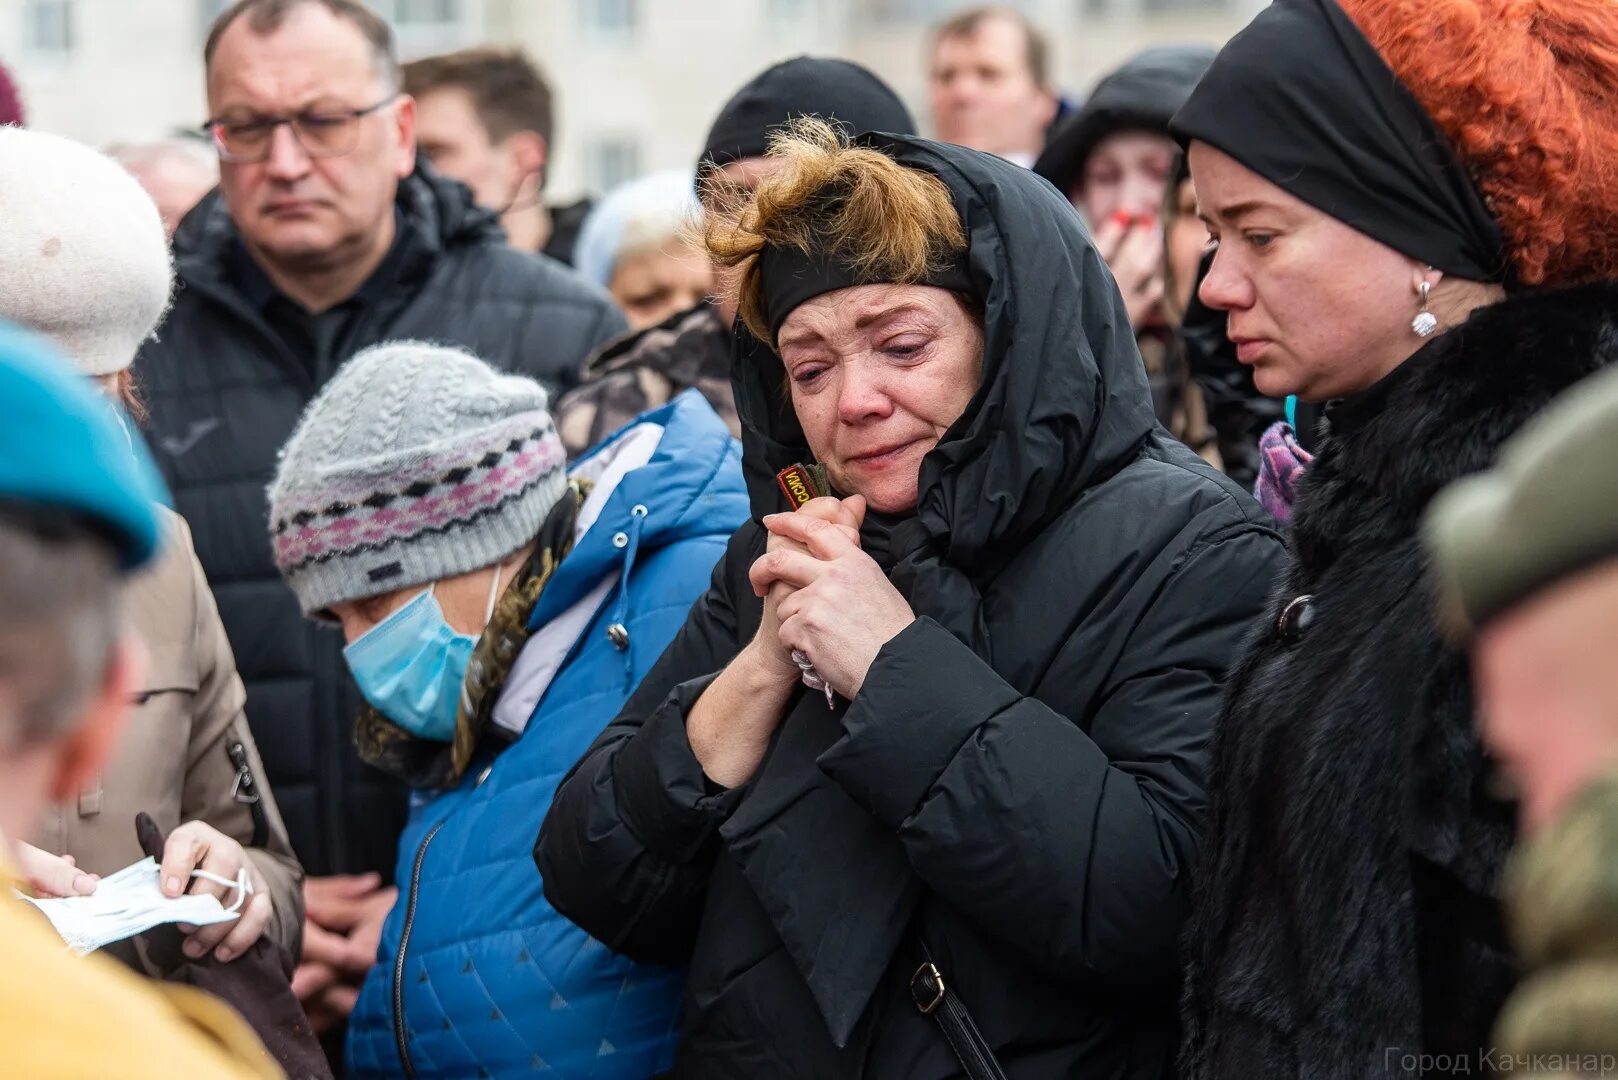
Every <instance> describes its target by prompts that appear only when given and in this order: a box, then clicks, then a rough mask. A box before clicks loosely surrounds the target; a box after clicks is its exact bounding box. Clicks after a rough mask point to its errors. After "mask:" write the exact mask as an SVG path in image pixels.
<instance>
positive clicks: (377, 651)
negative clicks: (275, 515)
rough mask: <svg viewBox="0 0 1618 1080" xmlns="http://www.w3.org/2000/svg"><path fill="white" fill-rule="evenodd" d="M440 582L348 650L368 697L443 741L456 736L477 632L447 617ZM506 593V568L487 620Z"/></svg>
mask: <svg viewBox="0 0 1618 1080" xmlns="http://www.w3.org/2000/svg"><path fill="white" fill-rule="evenodd" d="M433 588H434V586H432V585H429V586H428V587H427V588H426V589H425V590H424V591H423V592H421V593H420V594H418V595H417V596H416V597H414V598H413V599H411V600H410V602H409V603H407V604H405V605H404V606H403V607H401V608H400V609H399V610H398V611H395V612H393V613H392V614H391V615H389V616H388V617H387V618H385V619H383V620H382V621H381V622H379V623H377V624H376V625H375V626H373V627H371V629H369V630H367V631H366V632H365V633H363V634H361V635H360V636H359V638H358V639H357V640H355V641H354V643H353V644H351V645H349V646H348V648H346V649H344V650H343V658H344V659H345V660H347V661H348V670H349V671H351V672H353V673H354V681H355V682H356V683H358V684H359V688H360V693H362V694H364V695H365V700H366V701H369V702H370V703H371V704H372V705H374V706H376V708H377V711H379V712H380V713H382V715H383V716H386V717H387V718H388V719H389V720H392V721H393V722H394V723H395V724H398V725H399V726H400V727H402V728H404V729H405V730H406V731H408V732H410V733H411V734H413V735H417V736H419V737H421V738H423V739H433V740H436V741H438V742H449V741H450V740H451V739H453V738H454V737H455V712H456V708H457V707H458V705H459V704H460V700H461V684H462V683H463V682H465V681H466V668H467V665H468V664H470V663H471V662H472V649H473V647H474V646H476V645H477V638H476V637H474V636H473V635H471V634H458V633H456V632H455V628H454V627H452V626H450V624H449V623H448V622H446V621H445V619H444V609H443V608H441V607H439V606H438V598H437V597H435V596H434V595H433ZM499 595H500V568H499V567H496V568H495V572H494V581H493V583H491V584H490V586H489V608H488V611H487V612H485V613H484V616H483V622H484V625H488V622H489V619H490V618H492V617H493V616H494V604H495V601H496V600H497V599H498V598H499Z"/></svg>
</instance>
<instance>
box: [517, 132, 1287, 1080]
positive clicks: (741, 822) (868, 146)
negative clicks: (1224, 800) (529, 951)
mask: <svg viewBox="0 0 1618 1080" xmlns="http://www.w3.org/2000/svg"><path fill="white" fill-rule="evenodd" d="M776 153H777V155H778V157H779V160H780V161H781V162H782V166H781V169H780V171H779V172H778V173H777V174H776V175H775V176H774V177H773V178H772V179H771V180H769V181H767V182H765V183H764V184H763V185H762V186H761V187H760V188H759V190H758V191H757V192H756V194H754V195H753V196H751V197H750V198H749V201H748V202H747V204H746V205H745V206H744V207H743V208H742V210H741V212H740V215H739V217H738V218H736V219H733V220H734V221H735V224H734V225H733V227H729V228H726V227H718V228H714V229H710V235H709V247H710V250H711V251H712V252H713V253H714V254H715V255H716V256H719V257H721V258H723V259H724V260H726V261H729V262H734V263H736V268H737V270H738V272H739V275H738V276H739V279H740V294H741V295H740V305H741V312H742V316H743V319H744V321H745V322H746V324H747V326H748V328H749V329H750V330H751V331H752V332H753V333H754V334H755V335H757V336H758V337H760V338H761V339H762V341H763V342H764V344H761V345H759V346H758V347H757V348H756V349H755V350H754V351H753V352H752V354H751V355H748V356H745V357H742V358H741V359H739V360H738V367H737V370H736V387H737V406H738V411H739V412H740V415H741V419H742V425H743V431H744V437H745V454H744V467H745V468H746V470H747V471H748V473H749V483H750V488H751V495H752V502H753V510H754V513H755V515H756V516H757V517H758V518H759V520H758V521H756V522H753V523H750V524H748V525H747V526H744V527H743V529H742V530H741V531H740V532H738V533H737V534H736V536H735V537H734V538H733V540H732V542H731V547H730V550H729V552H728V553H727V555H726V557H725V558H724V559H723V560H722V562H721V563H720V566H719V567H718V569H717V570H716V572H715V577H714V582H713V586H712V588H711V589H710V591H709V592H708V594H707V595H706V596H705V597H704V598H703V599H702V600H701V601H699V602H698V604H697V606H696V608H695V609H694V610H693V613H692V615H691V617H690V619H689V620H688V621H687V623H686V625H685V627H684V629H683V630H682V631H681V633H680V635H679V637H678V638H677V639H676V641H675V643H674V644H673V645H672V646H671V647H670V649H669V651H668V652H667V653H665V654H664V656H663V658H662V660H661V661H660V662H659V663H658V665H657V667H656V668H654V669H653V672H652V673H651V675H650V676H649V677H648V679H647V681H646V682H644V683H643V684H642V687H641V690H640V692H639V693H638V694H637V695H636V696H635V698H634V699H633V700H632V701H631V702H630V704H629V705H628V706H627V707H626V708H625V710H624V712H623V713H622V714H621V715H620V716H619V718H618V719H617V720H616V721H615V722H614V723H613V724H612V725H611V727H609V728H608V730H607V731H606V732H605V733H604V734H603V735H602V737H601V738H600V739H599V740H598V741H597V742H596V744H595V746H594V747H593V748H592V749H591V750H590V752H589V754H588V755H587V756H586V757H585V758H584V759H583V761H582V762H580V764H579V765H578V767H577V768H576V769H575V771H574V773H573V774H572V776H571V777H570V778H569V779H568V780H566V781H565V782H564V783H563V786H562V789H561V792H560V794H559V795H558V798H557V801H556V803H555V805H554V806H553V808H552V811H551V813H550V815H549V817H548V818H547V820H546V823H545V827H544V830H543V832H542V834H541V836H540V840H539V844H538V847H537V849H536V858H537V861H538V864H539V867H540V870H541V873H542V874H543V876H544V878H545V885H546V892H547V895H549V896H550V897H551V898H552V900H553V901H554V902H555V904H556V905H557V907H558V908H559V909H560V910H562V911H563V912H565V913H566V914H568V915H569V917H571V918H573V919H575V920H577V921H578V922H579V924H580V925H581V926H583V927H584V928H585V929H586V930H588V931H590V933H592V934H593V935H594V936H596V937H598V938H599V939H600V940H601V941H603V942H605V943H606V944H607V945H608V946H609V947H611V948H614V949H618V950H621V951H623V952H625V953H627V954H629V955H630V956H635V957H642V958H646V959H652V958H658V959H664V960H678V961H680V962H683V963H688V964H689V971H690V975H689V980H688V983H687V996H686V1010H685V1015H684V1018H683V1021H682V1039H681V1046H680V1051H679V1054H678V1058H677V1063H676V1068H675V1073H676V1075H680V1076H695V1077H704V1078H713V1077H761V1076H770V1077H813V1078H816V1080H825V1078H835V1077H900V1076H902V1077H914V1078H920V1080H927V1078H935V1077H936V1078H942V1077H953V1076H959V1075H962V1074H963V1069H964V1070H966V1072H965V1074H966V1075H968V1076H972V1077H980V1076H994V1075H999V1074H998V1073H996V1072H993V1071H988V1067H987V1066H986V1065H985V1064H984V1062H983V1060H982V1056H985V1055H989V1054H992V1055H994V1056H996V1057H998V1058H999V1060H1000V1063H1001V1064H1002V1065H1003V1067H1004V1069H1005V1072H1006V1073H1008V1074H1010V1075H1013V1076H1017V1077H1053V1078H1054V1077H1058V1076H1062V1077H1065V1076H1072V1075H1097V1076H1114V1077H1159V1076H1165V1075H1167V1074H1168V1073H1169V1072H1170V1071H1171V1068H1172V1059H1173V1056H1174V1046H1175V1042H1176V1016H1175V1011H1176V1010H1175V1006H1174V1001H1175V998H1176V997H1177V990H1178V981H1179V979H1178V968H1179V962H1178V954H1177V948H1176V943H1177V939H1178V934H1179V931H1180V924H1181V920H1182V918H1183V916H1184V913H1185V911H1186V906H1187V903H1188V897H1187V894H1186V891H1185V887H1186V879H1187V876H1188V874H1189V870H1190V863H1191V860H1192V858H1193V854H1194V850H1195V847H1196V838H1197V834H1198V828H1199V822H1200V819H1201V811H1202V805H1203V796H1202V770H1203V755H1204V752H1205V749H1206V746H1207V742H1208V738H1209V728H1210V725H1211V722H1212V717H1213V714H1214V713H1215V712H1216V710H1217V700H1218V697H1219V692H1220V686H1221V682H1222V679H1223V672H1224V670H1225V668H1226V666H1227V664H1228V663H1229V661H1230V660H1231V659H1232V658H1233V657H1234V656H1235V654H1236V651H1237V646H1238V643H1239V641H1240V639H1241V637H1242V635H1243V634H1244V633H1245V631H1246V628H1247V626H1248V625H1250V621H1251V620H1252V619H1253V618H1254V617H1256V614H1257V612H1258V610H1259V609H1260V607H1261V606H1262V603H1263V597H1264V594H1265V592H1266V590H1267V588H1268V584H1269V580H1270V573H1271V568H1272V566H1273V565H1274V563H1275V561H1276V558H1277V556H1278V554H1279V542H1278V539H1277V537H1276V536H1275V534H1274V532H1273V531H1272V530H1271V529H1270V527H1269V525H1268V523H1267V519H1266V518H1264V517H1263V515H1262V514H1261V512H1260V511H1259V510H1258V509H1257V507H1256V504H1254V503H1253V502H1252V501H1251V500H1250V499H1249V498H1248V497H1247V496H1246V495H1244V494H1242V493H1241V492H1240V491H1239V490H1237V489H1236V488H1235V487H1234V485H1232V484H1231V483H1230V482H1229V481H1227V480H1225V479H1224V478H1223V477H1221V476H1219V475H1218V474H1216V473H1215V472H1214V471H1213V470H1211V469H1209V468H1208V467H1207V466H1206V465H1205V464H1204V463H1202V462H1201V461H1199V460H1198V459H1197V458H1196V457H1195V456H1194V455H1192V454H1191V453H1190V452H1189V451H1187V450H1186V449H1185V448H1184V447H1183V446H1181V445H1179V444H1178V443H1176V442H1174V441H1173V440H1171V439H1169V438H1168V437H1167V435H1166V434H1165V433H1164V432H1163V431H1162V430H1161V429H1160V428H1158V427H1157V426H1156V424H1155V423H1154V421H1153V418H1152V411H1151V404H1150V399H1149V397H1148V394H1147V391H1146V383H1145V378H1144V375H1143V373H1142V371H1141V367H1140V359H1139V356H1138V354H1137V353H1136V351H1135V348H1134V339H1133V336H1132V335H1131V333H1130V328H1129V324H1128V320H1127V318H1126V316H1125V314H1124V309H1123V305H1122V303H1121V301H1120V299H1119V296H1118V293H1117V290H1116V289H1115V288H1114V287H1113V285H1112V283H1111V279H1110V276H1109V275H1108V273H1107V271H1106V267H1105V265H1104V264H1103V263H1102V261H1101V259H1100V257H1099V256H1098V255H1097V253H1096V251H1095V249H1094V247H1092V246H1091V245H1090V243H1089V242H1088V241H1087V239H1086V238H1085V236H1084V234H1083V232H1082V230H1081V228H1080V226H1079V223H1078V221H1077V219H1076V218H1075V217H1074V216H1073V214H1072V211H1071V210H1070V208H1069V207H1067V206H1066V205H1065V204H1064V203H1063V202H1062V200H1061V199H1060V198H1059V197H1058V196H1057V195H1056V193H1055V192H1054V191H1052V190H1051V189H1050V187H1049V186H1048V185H1046V184H1044V183H1042V182H1040V181H1038V180H1037V179H1035V178H1033V177H1031V176H1030V175H1029V174H1028V173H1026V172H1024V171H1023V170H1020V169H1018V168H1016V167H1015V166H1013V165H1010V164H1008V163H1006V162H1004V161H1001V160H999V159H998V158H994V157H992V156H989V155H986V154H980V153H976V152H973V151H970V150H966V149H963V148H960V147H954V146H943V145H939V144H934V143H929V142H924V141H921V140H917V139H911V138H903V137H897V136H888V135H867V136H862V137H861V138H859V139H858V140H856V141H855V142H854V144H853V145H852V146H850V145H848V144H846V143H844V142H843V141H841V140H840V139H839V138H838V137H837V136H836V135H835V134H834V133H833V132H832V131H831V129H829V128H827V127H826V126H825V125H823V124H819V123H815V122H810V123H808V124H807V125H806V126H801V127H799V129H798V134H797V137H795V138H791V139H786V140H782V141H781V142H779V143H778V144H777V147H776ZM817 459H818V463H817V464H816V465H815V466H814V467H807V463H811V462H817ZM795 465H797V466H804V467H802V468H798V469H793V466H795ZM822 467H823V468H824V479H825V481H826V487H827V489H829V491H830V495H827V496H824V497H821V498H818V499H814V500H812V501H810V502H808V503H807V505H805V506H803V508H802V509H800V510H799V511H798V512H797V513H781V511H783V510H786V509H788V508H789V506H790V505H792V504H791V503H788V502H787V501H784V500H783V497H782V491H783V490H785V491H790V492H794V493H796V494H795V495H794V496H793V500H792V501H793V503H796V502H797V501H798V500H799V497H800V496H807V495H809V494H812V493H813V492H810V491H807V490H805V489H808V488H818V487H819V484H820V480H821V468H822ZM781 470H790V471H789V472H788V473H787V475H786V477H785V479H784V481H783V484H782V486H779V487H778V485H777V480H776V475H777V473H778V472H780V471H781ZM795 654H796V655H795ZM805 668H807V669H808V670H807V672H805V671H804V670H803V669H805ZM805 681H812V683H813V685H812V687H806V686H805V685H804V683H805ZM828 706H830V707H829V708H828ZM940 978H941V979H942V982H941V983H940ZM924 1009H925V1010H927V1011H925V1012H924V1011H923V1010H924ZM968 1015H969V1016H970V1017H971V1018H972V1019H974V1020H975V1033H974V1032H973V1031H971V1030H969V1028H968V1025H967V1024H966V1023H965V1021H964V1019H963V1017H964V1016H968ZM940 1025H943V1026H944V1030H942V1031H941V1030H940ZM956 1040H964V1041H956ZM969 1061H970V1062H971V1064H967V1062H969Z"/></svg>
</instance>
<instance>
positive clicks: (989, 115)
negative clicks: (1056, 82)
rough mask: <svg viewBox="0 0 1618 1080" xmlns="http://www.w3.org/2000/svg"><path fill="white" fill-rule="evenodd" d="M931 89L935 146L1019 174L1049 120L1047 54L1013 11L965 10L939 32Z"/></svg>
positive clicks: (1052, 95)
mask: <svg viewBox="0 0 1618 1080" xmlns="http://www.w3.org/2000/svg"><path fill="white" fill-rule="evenodd" d="M930 88H931V97H932V109H933V133H934V136H935V137H936V138H938V139H941V140H942V141H944V142H951V143H958V144H960V145H961V146H970V147H971V148H972V149H974V150H987V151H988V152H989V153H991V154H999V155H1000V156H1001V157H1003V158H1005V159H1007V160H1008V161H1014V162H1016V163H1017V164H1018V165H1022V166H1024V167H1025V168H1026V167H1028V166H1031V165H1033V163H1034V159H1036V158H1037V157H1039V152H1040V150H1041V148H1043V147H1044V145H1045V131H1046V129H1047V128H1049V127H1050V125H1051V122H1052V121H1053V120H1055V119H1056V110H1057V95H1056V91H1055V90H1054V89H1052V87H1051V79H1050V46H1049V44H1048V43H1047V42H1046V40H1045V38H1044V36H1043V35H1042V34H1040V32H1039V31H1038V30H1036V29H1035V28H1034V26H1033V24H1032V23H1030V22H1029V21H1028V19H1027V17H1026V16H1025V15H1023V14H1022V13H1021V12H1020V11H1017V10H1016V9H1014V8H1009V7H979V8H970V9H968V10H966V11H962V12H960V13H959V14H957V15H954V16H952V17H951V18H950V19H949V20H948V21H947V22H945V23H944V24H943V25H942V26H941V27H939V29H938V32H937V33H936V34H935V35H934V36H933V52H932V66H931V75H930Z"/></svg>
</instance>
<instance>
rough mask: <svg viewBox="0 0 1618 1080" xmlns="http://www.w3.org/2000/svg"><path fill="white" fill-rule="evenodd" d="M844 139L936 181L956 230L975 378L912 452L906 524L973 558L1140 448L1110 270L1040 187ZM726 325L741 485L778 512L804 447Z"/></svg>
mask: <svg viewBox="0 0 1618 1080" xmlns="http://www.w3.org/2000/svg"><path fill="white" fill-rule="evenodd" d="M855 141H856V142H857V143H859V144H861V145H865V146H870V147H873V148H875V149H878V150H881V151H882V152H883V153H886V154H888V155H889V156H890V157H892V158H894V159H895V160H896V161H899V162H901V163H902V164H905V165H908V166H911V167H913V168H918V169H924V170H926V171H928V172H930V173H933V174H934V175H936V176H937V177H938V178H939V179H941V180H942V181H943V182H944V183H945V185H946V186H948V188H949V191H950V195H951V196H952V198H953V199H954V202H955V210H956V212H957V213H958V214H959V215H960V218H961V222H962V224H963V225H964V226H965V231H966V235H967V239H968V243H969V245H970V251H969V253H968V263H969V267H970V271H971V276H972V282H973V286H974V289H975V292H976V294H977V296H978V297H979V298H980V299H981V300H982V302H983V310H984V320H983V321H984V357H983V385H982V387H981V388H980V389H979V390H978V393H977V394H976V396H975V397H974V398H973V399H972V402H971V404H970V405H968V406H967V410H966V412H965V414H963V415H962V416H961V418H960V419H959V420H957V421H956V422H955V424H954V426H952V427H951V428H950V429H949V431H947V432H946V433H945V434H944V438H943V439H942V440H941V441H940V442H939V444H938V446H937V447H936V448H935V449H934V450H933V451H932V452H931V453H930V454H928V455H927V457H926V458H925V459H924V460H923V462H922V465H921V482H920V489H919V490H920V497H919V501H918V505H917V509H916V514H915V521H916V522H917V523H918V524H919V526H920V528H921V529H922V530H924V532H925V535H926V538H927V539H928V540H929V541H930V544H929V546H932V547H934V548H935V550H936V551H937V553H938V554H939V555H941V556H942V557H943V558H944V560H945V561H947V562H950V563H954V564H955V565H957V566H975V565H978V564H979V562H980V556H982V555H984V554H986V553H988V552H989V551H990V550H991V549H996V548H1006V549H1015V548H1016V547H1018V546H1020V544H1021V542H1022V541H1023V540H1024V539H1025V538H1027V537H1029V536H1031V535H1033V534H1034V533H1037V532H1038V531H1039V530H1040V529H1041V528H1042V527H1043V526H1044V525H1045V524H1046V523H1047V522H1048V521H1049V520H1051V519H1052V518H1053V517H1055V516H1056V515H1057V514H1059V513H1060V512H1061V511H1062V510H1063V509H1065V508H1066V507H1067V506H1068V505H1070V504H1071V502H1072V500H1073V499H1074V498H1076V497H1077V496H1078V494H1079V493H1080V492H1081V491H1083V490H1084V489H1085V488H1086V487H1089V486H1090V485H1092V484H1095V483H1099V482H1100V481H1101V480H1104V479H1106V478H1107V477H1109V476H1111V475H1112V474H1113V473H1115V472H1117V471H1118V470H1119V469H1121V468H1122V467H1123V466H1124V465H1126V464H1128V463H1129V462H1130V461H1131V460H1133V459H1134V458H1135V457H1136V455H1137V454H1138V453H1139V451H1140V447H1141V445H1142V443H1143V442H1144V441H1145V439H1146V437H1147V435H1148V434H1149V433H1150V432H1151V430H1152V427H1153V425H1154V423H1155V420H1154V418H1153V414H1152V402H1151V395H1150V393H1149V391H1148V389H1147V385H1146V375H1145V372H1144V369H1143V367H1142V365H1141V360H1140V353H1139V352H1138V351H1137V350H1136V348H1135V337H1134V333H1133V331H1132V330H1131V329H1130V325H1129V318H1128V316H1127V314H1126V313H1125V311H1124V306H1123V302H1122V300H1121V299H1120V298H1119V295H1118V290H1117V287H1116V286H1115V285H1114V284H1113V278H1112V275H1111V273H1109V272H1108V270H1107V267H1106V264H1105V263H1104V262H1103V261H1102V259H1101V256H1100V255H1099V254H1098V253H1097V252H1096V250H1095V247H1094V245H1093V244H1092V243H1091V241H1090V237H1089V234H1088V233H1087V232H1086V231H1085V229H1084V226H1083V224H1082V223H1081V222H1080V221H1079V219H1078V216H1077V215H1075V214H1074V213H1073V208H1072V207H1071V206H1069V205H1068V204H1067V203H1066V202H1064V201H1063V200H1062V199H1061V198H1060V197H1059V196H1058V195H1057V193H1056V192H1055V191H1053V190H1051V188H1050V186H1049V185H1048V184H1045V183H1044V182H1042V181H1040V180H1038V179H1037V178H1035V177H1034V176H1032V175H1030V174H1029V173H1028V171H1027V170H1025V169H1021V168H1019V167H1017V166H1016V165H1013V164H1011V163H1009V162H1007V161H1004V160H1003V159H1001V158H998V157H995V156H993V155H991V154H984V153H979V152H977V151H975V150H968V149H965V148H964V147H959V146H951V145H947V144H943V143H936V142H929V141H926V140H923V139H919V138H914V137H909V136H902V135H886V134H869V135H862V136H860V137H859V138H858V139H856V140H855ZM738 332H739V333H740V335H741V336H742V338H743V343H742V346H741V350H740V357H739V359H738V362H737V364H736V367H735V370H734V373H733V380H734V383H735V390H736V408H737V412H738V414H739V416H740V419H741V424H742V442H743V446H744V450H745V453H744V455H743V461H744V464H745V468H746V471H747V481H748V490H749V493H750V495H751V497H752V506H753V512H754V514H755V515H763V514H768V513H776V512H778V511H780V510H783V509H786V503H785V499H784V498H783V496H781V494H780V493H779V491H778V489H777V488H776V485H775V474H776V472H778V471H779V470H781V469H783V468H785V467H786V466H788V465H790V464H792V463H793V462H796V461H808V460H809V459H810V454H809V449H808V445H807V444H806V443H805V441H804V437H803V431H802V429H801V428H800V427H799V426H798V421H797V417H796V416H795V415H794V413H793V411H792V406H791V403H790V401H789V400H788V399H787V397H786V395H785V394H784V393H783V392H782V388H783V387H784V386H785V383H786V372H785V370H784V368H783V367H782V365H781V361H780V358H779V357H778V356H776V354H775V353H774V352H773V351H772V350H771V349H769V348H768V347H767V346H764V345H762V344H760V343H758V342H756V341H754V340H752V338H751V337H750V336H749V335H747V333H746V331H745V330H740V331H738ZM1007 553H1008V554H1009V553H1010V552H1009V551H1008V552H1007Z"/></svg>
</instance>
